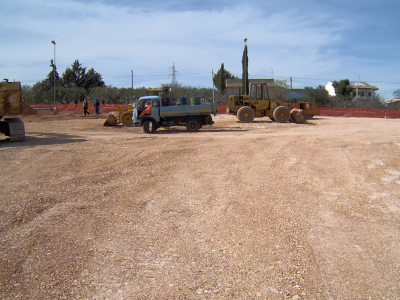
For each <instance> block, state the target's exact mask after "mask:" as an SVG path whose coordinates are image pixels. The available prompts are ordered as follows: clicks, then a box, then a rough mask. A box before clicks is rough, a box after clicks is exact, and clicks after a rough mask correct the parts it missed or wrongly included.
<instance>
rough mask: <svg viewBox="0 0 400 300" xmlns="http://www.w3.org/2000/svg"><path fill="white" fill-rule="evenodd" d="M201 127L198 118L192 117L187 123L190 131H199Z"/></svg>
mask: <svg viewBox="0 0 400 300" xmlns="http://www.w3.org/2000/svg"><path fill="white" fill-rule="evenodd" d="M200 127H201V125H200V122H199V121H198V120H197V119H190V120H189V121H187V123H186V129H187V131H189V132H195V131H199V129H200Z"/></svg>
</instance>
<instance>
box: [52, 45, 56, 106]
mask: <svg viewBox="0 0 400 300" xmlns="http://www.w3.org/2000/svg"><path fill="white" fill-rule="evenodd" d="M51 43H52V44H53V45H54V61H53V76H54V79H53V82H54V91H53V92H54V96H53V100H54V105H56V42H55V41H51Z"/></svg>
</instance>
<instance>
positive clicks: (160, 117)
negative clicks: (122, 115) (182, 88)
mask: <svg viewBox="0 0 400 300" xmlns="http://www.w3.org/2000/svg"><path fill="white" fill-rule="evenodd" d="M163 102H164V101H161V99H160V97H159V96H144V97H141V98H139V99H138V100H137V101H136V105H135V108H134V109H133V111H132V112H129V113H132V125H139V126H142V127H143V131H144V132H146V133H152V132H154V131H156V130H157V128H160V127H167V126H186V129H187V130H188V131H190V132H195V131H198V130H199V129H200V128H201V127H202V126H203V125H212V124H214V121H213V120H212V117H211V115H212V114H213V115H214V116H215V115H216V114H217V104H216V103H211V104H197V105H179V101H178V102H177V105H174V106H163V105H162V104H164V103H163Z"/></svg>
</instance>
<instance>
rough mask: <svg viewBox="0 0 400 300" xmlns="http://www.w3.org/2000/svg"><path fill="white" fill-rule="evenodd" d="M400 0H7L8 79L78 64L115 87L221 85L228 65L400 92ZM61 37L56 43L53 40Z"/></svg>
mask: <svg viewBox="0 0 400 300" xmlns="http://www.w3.org/2000/svg"><path fill="white" fill-rule="evenodd" d="M399 9H400V1H399V0H380V1H378V0H373V1H372V0H345V1H344V0H336V1H326V0H304V1H302V0H279V1H268V0H255V1H251V0H249V1H246V2H244V1H237V0H230V1H226V0H220V1H211V0H186V1H185V0H179V1H178V0H147V1H136V0H97V1H94V0H80V1H78V0H51V1H47V0H34V1H32V0H2V1H1V10H0V76H1V78H0V80H2V79H3V78H8V79H9V80H11V81H12V80H16V81H21V83H22V84H28V85H33V84H34V83H36V82H38V81H41V80H43V79H45V78H46V76H47V74H48V73H49V72H50V71H51V67H50V60H51V59H54V54H55V63H56V66H57V71H58V73H59V74H60V75H61V74H62V73H63V72H64V71H65V69H66V68H68V67H71V65H72V63H73V62H74V61H75V60H76V59H78V60H79V62H80V63H81V64H82V66H84V67H87V68H88V69H89V68H93V69H94V70H95V71H96V72H98V73H100V74H101V75H102V78H103V80H104V82H105V83H106V84H107V85H112V86H116V87H131V85H132V81H133V86H134V87H142V86H144V87H158V86H160V85H161V84H164V83H168V82H171V81H172V78H173V69H172V66H173V65H174V66H175V71H176V72H175V78H176V80H177V81H178V82H179V83H180V84H181V85H183V86H193V87H212V72H214V73H216V72H217V71H218V69H219V68H220V67H221V64H222V63H223V64H224V67H225V69H226V70H228V71H229V72H231V73H232V74H234V75H236V76H238V77H241V74H242V63H241V60H242V54H243V49H244V45H245V43H244V38H247V47H248V57H249V78H274V79H280V80H287V82H288V83H290V78H292V87H293V88H304V87H305V86H309V87H314V88H316V87H318V85H323V86H325V85H326V84H327V83H328V82H329V81H333V80H341V79H350V80H351V81H363V82H367V83H369V84H371V85H374V86H376V87H378V88H379V90H378V91H377V94H379V95H380V96H382V97H383V98H384V99H385V101H389V100H391V99H392V98H393V92H394V90H397V89H400V55H399V53H400V51H399V50H400V39H399V37H400V18H399V15H398V13H399ZM52 40H54V41H55V42H56V45H55V46H54V45H53V44H52V43H51V41H52Z"/></svg>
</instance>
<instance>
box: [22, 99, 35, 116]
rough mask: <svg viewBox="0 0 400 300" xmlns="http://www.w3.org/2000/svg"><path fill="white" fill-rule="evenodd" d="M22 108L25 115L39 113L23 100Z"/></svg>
mask: <svg viewBox="0 0 400 300" xmlns="http://www.w3.org/2000/svg"><path fill="white" fill-rule="evenodd" d="M22 109H23V115H25V116H30V115H37V111H36V110H34V109H33V108H32V107H30V106H29V105H28V104H26V103H25V102H22Z"/></svg>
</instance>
